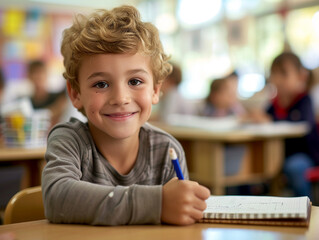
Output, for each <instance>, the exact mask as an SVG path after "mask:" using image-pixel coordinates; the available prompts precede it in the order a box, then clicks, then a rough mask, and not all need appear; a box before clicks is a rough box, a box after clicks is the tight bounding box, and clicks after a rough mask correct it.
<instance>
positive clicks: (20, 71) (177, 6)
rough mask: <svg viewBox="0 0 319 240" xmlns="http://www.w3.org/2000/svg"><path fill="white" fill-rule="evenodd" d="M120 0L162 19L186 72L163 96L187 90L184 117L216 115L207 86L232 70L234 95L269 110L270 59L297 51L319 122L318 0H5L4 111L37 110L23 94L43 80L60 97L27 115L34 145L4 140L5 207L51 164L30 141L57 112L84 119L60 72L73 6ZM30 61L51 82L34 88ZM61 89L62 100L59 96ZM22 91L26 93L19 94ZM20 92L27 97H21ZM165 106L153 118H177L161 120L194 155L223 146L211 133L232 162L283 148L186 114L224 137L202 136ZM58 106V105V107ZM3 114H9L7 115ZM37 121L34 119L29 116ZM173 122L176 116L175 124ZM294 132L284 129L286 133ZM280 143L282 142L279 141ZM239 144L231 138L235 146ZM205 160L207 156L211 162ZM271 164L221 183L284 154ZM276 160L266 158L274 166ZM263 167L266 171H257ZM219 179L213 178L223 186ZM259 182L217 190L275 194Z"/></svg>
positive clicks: (76, 9) (0, 177)
mask: <svg viewBox="0 0 319 240" xmlns="http://www.w3.org/2000/svg"><path fill="white" fill-rule="evenodd" d="M123 4H129V5H134V6H136V7H137V8H138V9H139V11H140V13H141V16H142V19H143V20H144V21H149V22H152V23H153V24H155V26H157V28H158V29H159V33H160V37H161V40H162V43H163V46H164V49H165V51H166V52H167V53H168V54H169V55H171V61H172V63H174V64H176V65H177V68H180V73H177V77H179V78H180V80H179V81H177V82H176V83H173V85H174V84H175V93H174V94H175V95H171V99H170V100H167V99H169V98H166V97H165V94H166V93H165V92H164V91H165V88H163V99H165V98H166V100H165V101H168V105H169V103H170V102H172V101H174V102H177V101H178V99H182V101H185V102H186V103H187V106H189V107H188V108H186V109H185V112H184V114H187V116H189V114H195V115H197V116H198V115H201V116H211V112H210V111H211V110H209V109H208V113H207V111H206V110H205V109H203V108H202V104H203V101H206V99H208V98H209V97H208V96H209V94H210V90H212V89H213V88H214V86H211V84H212V80H216V79H221V78H227V77H230V76H232V74H234V73H235V75H236V78H237V80H236V81H237V82H236V83H237V85H236V87H235V88H234V89H235V91H234V92H229V93H228V94H229V96H231V95H232V96H234V95H235V96H236V98H237V99H238V101H239V102H240V104H241V105H242V107H243V110H244V111H250V110H251V109H264V108H265V106H266V105H267V104H268V102H269V100H270V99H271V98H272V96H273V94H274V91H273V90H272V89H271V88H270V89H269V88H265V86H267V85H268V84H267V82H268V78H269V75H270V68H271V63H272V61H273V60H274V58H275V57H276V56H278V55H279V54H281V53H282V52H284V51H291V52H293V53H295V54H296V55H297V56H298V57H299V58H300V59H301V62H302V64H303V66H304V67H305V68H306V69H308V70H309V71H311V72H312V74H313V82H312V85H311V88H310V92H309V94H310V95H311V97H312V100H313V104H314V112H315V114H316V116H317V121H318V122H319V117H318V116H319V97H318V96H319V87H318V83H319V2H318V0H254V1H251V0H214V1H212V0H197V1H193V0H117V1H114V0H90V1H84V0H3V1H1V2H0V53H1V55H0V70H1V72H2V75H3V80H4V81H3V82H4V83H3V90H2V91H1V89H0V103H1V104H0V105H2V106H6V107H5V110H4V112H9V113H10V111H11V110H12V109H22V112H23V113H24V114H25V115H27V116H29V117H31V116H32V117H34V116H33V115H34V114H33V111H32V110H30V109H29V108H31V109H32V107H33V108H34V107H35V104H34V102H33V103H32V105H31V107H30V103H29V102H25V101H24V99H32V97H33V96H35V95H36V94H37V93H39V92H40V90H39V89H41V90H44V91H45V92H47V95H50V96H52V97H54V98H53V99H54V100H52V102H55V103H56V105H55V106H54V107H53V105H52V104H51V102H49V103H47V104H44V107H43V108H45V109H46V110H49V112H50V113H48V112H41V113H38V112H37V113H38V115H39V116H40V117H38V118H37V120H36V121H37V123H38V125H37V126H34V124H33V125H32V123H30V127H29V128H30V129H31V130H30V132H35V131H37V132H38V133H39V134H38V135H37V136H35V137H34V138H32V137H29V139H31V143H30V144H31V147H30V146H27V150H26V151H25V152H24V151H23V150H21V151H20V155H19V156H17V154H19V151H16V150H14V151H15V152H14V153H13V152H11V151H10V146H8V143H7V142H6V141H5V140H4V139H2V143H1V144H2V150H1V149H0V155H1V154H2V156H0V160H1V162H0V208H1V209H2V210H3V209H4V207H5V205H6V203H7V201H8V199H9V198H10V197H11V196H12V195H13V194H14V193H15V192H17V191H18V190H19V189H21V188H24V187H28V186H32V185H39V183H40V180H39V178H40V175H39V172H38V171H40V170H41V164H42V165H43V164H44V163H43V154H44V151H45V149H44V148H45V144H43V143H42V142H40V143H39V144H38V145H37V144H35V148H34V145H33V144H34V141H35V140H34V139H37V140H39V138H41V139H40V140H43V139H44V143H45V134H43V133H42V135H41V131H45V130H48V129H49V128H50V127H51V126H52V121H53V123H57V122H60V121H66V120H68V118H69V117H71V116H75V117H79V118H81V119H82V120H85V118H84V117H83V116H81V115H80V114H79V113H78V112H76V111H75V110H74V109H73V108H72V106H71V104H70V102H69V101H68V99H67V97H66V95H65V80H64V79H63V76H62V72H63V59H62V56H61V53H60V43H61V39H62V32H63V30H64V29H65V28H67V27H69V26H70V25H71V23H72V19H73V16H74V14H75V13H84V14H87V13H89V12H91V11H93V10H94V9H99V8H108V9H111V8H113V7H116V6H120V5H123ZM31 62H33V63H34V62H40V63H44V68H43V71H44V76H42V77H43V79H44V80H43V81H44V82H45V84H42V86H38V87H37V86H36V85H35V81H33V80H32V79H30V78H31V75H30V63H31ZM40 65H41V64H40ZM40 68H41V67H40ZM216 83H217V81H216ZM40 85H41V84H40ZM215 85H216V84H215ZM215 87H216V86H215ZM0 88H1V83H0ZM234 89H233V90H234ZM62 95H63V96H64V97H65V98H64V99H62V98H60V97H61V96H62ZM17 99H18V100H19V101H16V100H17ZM21 99H23V101H20V100H21ZM57 99H59V100H57ZM33 100H34V99H33ZM55 100H57V101H55ZM225 101H226V100H225ZM162 102H164V100H162ZM162 107H163V106H161V104H159V105H158V106H154V113H153V115H152V120H153V121H154V123H157V124H158V125H159V126H161V124H160V123H158V122H160V121H162V122H163V121H165V122H166V123H165V124H167V123H169V124H171V125H173V128H171V126H166V125H165V126H163V128H164V129H166V130H168V131H169V132H170V133H172V134H173V135H174V136H176V137H177V138H178V139H179V140H181V142H182V143H183V146H184V147H185V151H186V154H187V156H189V157H190V158H192V156H194V154H195V153H196V154H197V153H200V152H201V153H205V154H206V156H204V155H205V154H201V156H202V157H203V159H204V158H205V159H210V156H207V155H209V154H214V153H216V151H221V149H220V145H218V146H217V145H214V146H212V145H207V149H206V150H205V146H204V145H203V144H202V145H201V143H202V142H201V141H204V140H207V139H210V141H212V142H213V143H214V144H216V143H223V146H224V147H225V149H226V150H225V152H223V154H222V155H218V156H217V155H216V154H215V155H214V159H215V158H218V157H223V158H225V159H230V160H229V161H234V158H240V159H242V158H243V159H244V158H245V156H246V158H247V160H246V161H243V162H245V163H246V164H251V163H252V162H251V161H253V160H252V158H255V161H256V156H258V157H259V158H263V161H266V160H269V159H277V158H279V156H282V155H283V152H284V150H283V149H282V148H283V144H282V142H281V143H280V144H279V145H277V142H278V141H277V140H278V136H277V137H275V138H273V139H271V141H270V138H269V136H268V137H264V136H263V137H260V136H259V138H258V137H256V136H253V137H251V136H250V137H251V138H249V137H247V135H246V136H245V137H246V138H245V137H243V138H241V139H242V140H240V141H236V140H234V139H231V138H228V137H227V136H226V137H225V136H224V137H220V135H222V134H221V132H220V130H221V129H222V128H223V127H225V126H226V125H227V123H229V125H227V126H228V127H229V126H232V127H233V125H232V124H234V122H233V121H232V120H231V119H223V123H222V124H221V123H220V122H218V121H217V120H214V121H215V122H213V120H212V122H211V123H209V124H211V125H214V124H215V125H214V126H216V127H215V128H214V126H213V127H211V125H210V126H208V125H207V121H202V119H200V120H199V119H195V118H191V117H190V116H189V117H190V119H189V122H191V124H190V125H192V124H193V123H194V121H195V122H196V121H197V120H198V122H199V124H200V125H201V127H202V128H205V127H207V129H209V130H210V131H213V132H214V131H216V129H217V130H219V131H218V132H219V135H218V134H217V135H218V136H217V137H216V136H215V135H214V134H213V136H209V137H207V136H206V135H205V134H204V135H205V136H204V137H203V135H202V136H200V137H196V136H195V135H196V134H195V133H196V132H197V131H195V132H194V131H191V132H187V131H188V129H186V130H185V128H182V129H179V128H178V127H177V128H174V125H178V123H180V122H181V121H179V120H180V119H179V116H175V118H170V119H169V120H167V119H164V118H163V117H160V115H161V114H162V116H163V113H165V114H164V115H165V116H166V115H168V114H166V112H165V111H169V110H167V109H166V110H163V108H162ZM181 108H182V107H179V109H181ZM191 108H193V109H191ZM53 109H55V110H56V109H58V111H55V110H53ZM72 109H73V110H72ZM62 110H63V111H62ZM172 111H173V110H172ZM30 112H31V113H30ZM177 113H180V112H177ZM41 114H42V115H41ZM2 115H4V114H3V113H2ZM49 115H50V116H52V115H53V116H54V117H55V118H54V120H52V118H51V122H50V123H49V124H47V121H48V116H49ZM186 120H187V119H186ZM228 120H229V122H228ZM2 121H3V123H2V125H3V126H4V125H5V124H7V125H5V126H6V128H9V127H13V128H14V127H16V128H17V127H19V126H21V125H23V124H25V123H26V122H28V121H27V119H23V120H21V116H16V115H15V116H13V117H12V116H11V118H10V119H9V120H8V119H4V120H2ZM6 121H9V122H10V124H8V122H6ZM34 121H35V120H34V118H32V120H31V122H34ZM176 121H177V122H178V123H177V124H175V123H176ZM182 122H183V123H184V127H187V126H185V124H186V122H187V121H186V122H185V118H183V119H182ZM225 124H226V125H225ZM39 125H41V126H42V128H41V127H39ZM24 126H25V125H24ZM43 126H44V127H43ZM227 126H226V127H227ZM191 127H193V126H191ZM176 129H177V130H176ZM24 130H25V127H24ZM4 131H5V127H2V130H0V135H2V136H3V135H4ZM180 131H182V133H181V132H180ZM289 131H290V130H289ZM228 133H229V131H228ZM190 135H191V136H190ZM226 135H227V134H226ZM288 135H289V134H288ZM288 135H285V134H283V135H282V136H280V138H281V140H283V139H284V138H285V136H288ZM26 136H27V132H21V131H18V133H17V136H16V138H17V139H18V140H17V139H15V141H16V142H18V145H17V146H15V147H18V148H19V149H24V148H25V147H26V145H24V144H25V142H23V143H21V142H20V145H19V139H25V138H26ZM30 136H31V135H30ZM194 136H195V137H194ZM3 138H4V137H3ZM203 139H204V140H203ZM256 139H257V140H256ZM268 140H269V141H268ZM32 141H33V142H32ZM267 141H268V142H267ZM276 141H277V142H276ZM234 143H235V144H234ZM247 143H249V144H252V145H251V146H250V147H249V149H250V150H249V151H248V153H246V155H245V153H244V150H243V149H244V147H245V146H243V145H246V144H247ZM275 143H276V145H273V144H275ZM232 144H233V146H230V145H232ZM274 146H275V147H274ZM273 147H274V148H273ZM317 147H319V146H317ZM212 148H213V150H214V151H215V152H213V150H212ZM8 149H9V150H8ZM274 149H275V150H274ZM259 150H260V151H259ZM267 151H274V153H273V154H269V153H268V152H267ZM17 152H18V153H17ZM255 153H256V155H254V154H255ZM267 154H268V155H267ZM276 154H277V156H276ZM244 155H245V156H244ZM195 156H196V155H195ZM32 159H36V160H37V162H36V165H35V164H34V163H31V162H32ZM22 160H26V161H25V162H23V161H22ZM207 161H208V160H207ZM225 161H226V160H225ZM280 161H282V160H280ZM22 162H23V163H22ZM206 164H209V163H207V162H206ZM238 164H242V163H241V162H238V161H237V162H236V163H232V164H231V165H232V166H237V165H238ZM265 164H266V165H267V162H263V163H262V164H261V165H262V166H261V165H260V164H259V165H254V164H252V165H250V168H249V167H247V166H246V168H245V169H244V168H243V169H241V171H242V172H243V174H244V173H247V171H250V170H252V169H253V173H254V174H252V175H251V176H249V177H247V174H246V175H245V174H244V175H245V176H244V177H241V178H236V177H234V178H229V179H226V178H225V179H224V182H223V183H222V184H221V185H222V187H224V186H228V185H229V186H234V187H236V183H243V184H244V183H250V182H251V183H260V182H262V181H259V180H265V179H266V177H268V178H269V176H270V175H269V174H270V173H273V175H271V176H272V177H273V176H274V175H276V176H277V175H278V171H279V170H280V167H281V165H280V163H279V165H278V164H277V165H278V169H279V170H278V169H277V168H276V169H277V170H272V169H271V167H267V166H265ZM271 164H272V163H268V165H271ZM30 165H31V167H30ZM39 165H40V166H39ZM189 165H190V166H189V168H190V171H193V170H194V171H197V174H200V171H201V170H202V171H206V170H205V167H206V166H208V165H203V166H204V167H203V166H199V164H198V163H196V162H195V161H192V162H189ZM211 167H214V168H218V167H224V164H222V165H218V164H215V165H214V164H213V165H212V166H211ZM235 168H240V167H239V166H237V167H235ZM248 168H249V169H248ZM247 169H248V170H247ZM237 170H238V169H237ZM198 171H199V173H198ZM217 171H218V169H217ZM234 171H235V172H236V169H235V170H234V169H225V176H228V175H232V174H233V173H234ZM219 172H223V171H219ZM223 173H224V172H223ZM260 173H263V174H264V175H265V176H264V175H263V178H259V176H260ZM205 174H206V173H205ZM205 174H203V175H205ZM209 174H210V173H207V175H209ZM258 174H259V175H258ZM267 174H268V175H267ZM266 175H267V176H266ZM191 176H192V175H191ZM193 176H194V178H196V176H197V177H198V180H202V182H203V183H204V184H205V183H207V182H210V180H207V179H206V177H207V178H209V176H206V177H200V176H199V175H196V176H195V175H193ZM218 176H219V175H218ZM214 177H215V181H219V180H218V178H217V177H216V176H214ZM216 179H217V180H216ZM314 179H316V177H315V178H314ZM213 181H214V179H213V180H212V182H213ZM21 182H22V183H21ZM271 184H274V183H273V182H272V183H271ZM221 185H218V186H217V185H216V186H215V185H214V186H215V187H216V189H219V188H220V187H221ZM214 186H212V187H213V188H214ZM261 188H262V190H260V186H259V185H258V186H255V187H254V188H249V190H247V191H246V190H245V189H246V188H241V189H239V190H238V189H235V190H229V189H228V190H227V191H228V192H227V191H226V190H225V191H224V190H221V191H219V190H218V191H217V192H216V193H217V194H225V193H226V194H227V193H229V191H230V193H234V192H232V191H235V193H238V192H239V193H242V192H244V193H246V194H247V193H251V194H268V192H267V189H268V186H266V187H265V186H264V185H262V187H261ZM265 188H266V190H265ZM8 190H10V191H8ZM279 190H280V188H279ZM276 193H277V194H279V195H283V193H282V192H278V191H277V192H276ZM285 194H286V193H285Z"/></svg>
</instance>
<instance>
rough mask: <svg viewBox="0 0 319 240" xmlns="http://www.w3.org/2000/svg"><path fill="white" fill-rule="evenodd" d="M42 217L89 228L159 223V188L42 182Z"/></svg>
mask: <svg viewBox="0 0 319 240" xmlns="http://www.w3.org/2000/svg"><path fill="white" fill-rule="evenodd" d="M42 188H43V197H44V206H45V212H46V217H47V218H48V219H49V220H50V221H51V222H55V223H86V224H92V225H124V224H158V223H160V213H161V204H162V203H161V199H162V196H161V194H162V186H141V185H132V186H130V187H123V186H117V187H112V186H102V185H98V184H93V183H89V182H84V181H75V180H73V179H61V180H59V181H57V182H55V183H54V181H51V183H50V182H49V181H47V180H46V177H44V181H43V185H42Z"/></svg>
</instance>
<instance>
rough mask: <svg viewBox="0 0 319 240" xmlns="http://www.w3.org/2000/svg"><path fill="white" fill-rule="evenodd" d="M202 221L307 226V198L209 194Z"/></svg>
mask: <svg viewBox="0 0 319 240" xmlns="http://www.w3.org/2000/svg"><path fill="white" fill-rule="evenodd" d="M206 203H207V208H206V210H205V211H204V217H203V219H201V220H200V222H203V223H232V224H254V225H280V226H308V225H309V219H310V211H311V202H310V200H309V198H308V197H268V196H210V197H209V198H208V199H207V200H206Z"/></svg>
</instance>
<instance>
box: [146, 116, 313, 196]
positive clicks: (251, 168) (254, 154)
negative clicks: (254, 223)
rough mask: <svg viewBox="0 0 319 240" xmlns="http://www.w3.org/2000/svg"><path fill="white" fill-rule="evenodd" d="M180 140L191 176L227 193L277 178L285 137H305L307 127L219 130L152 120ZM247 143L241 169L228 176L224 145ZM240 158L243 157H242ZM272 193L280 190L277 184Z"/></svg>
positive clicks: (213, 191) (214, 190)
mask: <svg viewBox="0 0 319 240" xmlns="http://www.w3.org/2000/svg"><path fill="white" fill-rule="evenodd" d="M152 124H153V125H155V126H157V127H159V128H161V129H163V130H164V131H166V132H168V133H170V134H171V135H173V136H174V137H175V138H176V139H178V140H179V141H180V142H181V144H182V145H183V147H184V150H185V154H186V159H187V165H188V167H189V172H190V177H191V179H192V180H196V181H198V182H200V183H201V184H204V185H206V186H208V187H210V188H211V190H212V194H216V195H223V194H225V187H226V186H234V185H239V184H247V183H249V184H251V183H258V182H264V181H267V180H270V179H273V178H274V177H275V176H277V175H278V173H279V172H280V170H281V168H282V164H283V160H284V139H285V138H292V137H301V136H304V135H305V133H306V131H307V129H306V128H305V127H303V126H295V127H294V126H290V127H289V128H285V129H281V130H280V131H279V129H277V128H271V127H270V128H267V129H265V128H262V127H260V128H258V127H256V128H250V129H239V130H232V131H223V132H217V131H212V130H205V129H201V128H192V127H179V126H171V125H167V124H163V123H157V122H155V123H154V122H152ZM226 144H245V145H246V146H247V150H246V153H245V156H244V158H243V160H242V164H241V167H240V169H239V172H238V173H237V174H235V175H232V176H225V175H224V146H225V145H226ZM238 160H240V159H238ZM272 193H273V194H275V193H276V190H275V188H274V187H273V188H272Z"/></svg>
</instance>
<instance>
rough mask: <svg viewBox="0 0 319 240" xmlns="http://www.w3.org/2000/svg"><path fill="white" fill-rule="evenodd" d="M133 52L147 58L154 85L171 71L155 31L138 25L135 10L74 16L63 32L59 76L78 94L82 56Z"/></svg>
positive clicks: (118, 10) (101, 11) (153, 27)
mask: <svg viewBox="0 0 319 240" xmlns="http://www.w3.org/2000/svg"><path fill="white" fill-rule="evenodd" d="M136 52H141V53H143V54H145V55H146V56H150V58H151V60H150V63H151V66H150V67H151V69H152V72H153V78H154V83H155V84H157V83H161V82H162V81H163V80H164V79H165V78H166V77H167V75H168V74H169V73H170V72H171V71H172V67H171V65H170V64H169V63H168V59H169V57H168V56H167V55H166V54H165V53H164V51H163V47H162V44H161V41H160V38H159V33H158V30H157V28H156V27H155V26H154V25H153V24H151V23H148V22H142V21H141V18H140V14H139V12H138V10H137V9H136V8H135V7H133V6H121V7H117V8H114V9H113V10H110V11H108V10H97V11H96V12H94V13H92V14H91V15H89V16H84V15H82V14H78V15H77V16H76V17H75V20H74V22H73V25H72V26H71V27H70V28H68V29H66V30H64V32H63V40H62V46H61V53H62V55H63V57H64V61H63V63H64V67H65V72H64V73H63V76H64V78H65V79H66V80H67V81H69V82H70V84H71V86H72V88H74V89H75V90H77V91H78V92H79V91H80V89H79V83H78V72H79V67H80V65H81V60H82V58H83V57H84V56H87V55H94V54H107V53H113V54H114V53H115V54H116V53H119V54H120V53H132V54H134V53H136Z"/></svg>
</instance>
